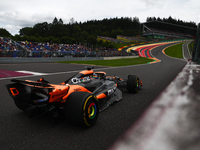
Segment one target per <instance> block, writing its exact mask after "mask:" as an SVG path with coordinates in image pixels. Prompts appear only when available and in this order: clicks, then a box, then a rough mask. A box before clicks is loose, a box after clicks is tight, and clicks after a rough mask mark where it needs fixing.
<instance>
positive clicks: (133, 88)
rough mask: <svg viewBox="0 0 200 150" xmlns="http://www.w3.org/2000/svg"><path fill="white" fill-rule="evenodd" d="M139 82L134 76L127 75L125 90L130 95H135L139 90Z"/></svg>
mask: <svg viewBox="0 0 200 150" xmlns="http://www.w3.org/2000/svg"><path fill="white" fill-rule="evenodd" d="M139 84H140V80H139V78H138V77H137V76H135V75H129V76H128V80H127V89H128V91H129V92H130V93H137V92H138V90H139Z"/></svg>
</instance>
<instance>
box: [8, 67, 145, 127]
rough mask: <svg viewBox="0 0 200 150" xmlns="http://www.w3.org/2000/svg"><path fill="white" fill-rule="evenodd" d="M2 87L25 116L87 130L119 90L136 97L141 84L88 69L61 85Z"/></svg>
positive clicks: (130, 77) (43, 82)
mask: <svg viewBox="0 0 200 150" xmlns="http://www.w3.org/2000/svg"><path fill="white" fill-rule="evenodd" d="M11 81H12V82H14V83H12V84H8V85H6V87H7V89H8V92H9V94H10V95H11V97H12V98H13V99H14V103H15V105H16V106H17V107H18V108H19V109H21V110H23V111H25V112H27V114H28V116H29V117H30V118H31V117H35V116H37V115H39V114H42V113H46V112H50V113H52V114H53V116H54V117H57V116H59V115H62V116H64V117H65V118H66V119H67V120H69V121H70V122H72V123H75V124H77V125H81V126H86V127H91V126H93V125H94V124H95V123H96V121H97V119H98V116H99V112H101V111H103V110H105V109H106V108H108V107H109V106H110V105H112V104H113V103H115V102H118V101H120V100H121V99H122V91H121V90H120V87H124V88H126V89H127V90H128V91H129V92H132V93H137V92H138V90H139V88H140V87H141V86H142V81H141V80H139V78H138V77H137V76H136V75H128V78H127V79H121V78H119V77H117V76H107V75H106V73H105V72H94V71H93V70H92V68H91V67H87V69H86V70H84V71H81V72H79V73H78V74H76V75H74V76H73V77H71V78H69V79H68V80H67V81H65V82H63V83H61V84H50V83H49V82H48V81H46V80H44V78H41V79H40V80H38V81H31V80H24V81H22V80H15V79H13V80H11Z"/></svg>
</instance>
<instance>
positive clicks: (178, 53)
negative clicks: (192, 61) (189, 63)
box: [165, 43, 183, 58]
mask: <svg viewBox="0 0 200 150" xmlns="http://www.w3.org/2000/svg"><path fill="white" fill-rule="evenodd" d="M182 45H183V43H179V44H176V45H173V46H170V47H168V48H167V49H165V54H166V55H168V56H171V57H175V58H183V52H182Z"/></svg>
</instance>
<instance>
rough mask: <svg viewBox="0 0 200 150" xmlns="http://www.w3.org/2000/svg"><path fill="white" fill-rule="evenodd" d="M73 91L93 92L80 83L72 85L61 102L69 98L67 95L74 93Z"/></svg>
mask: <svg viewBox="0 0 200 150" xmlns="http://www.w3.org/2000/svg"><path fill="white" fill-rule="evenodd" d="M73 92H88V93H92V92H90V91H89V90H88V89H86V88H84V87H83V86H80V85H70V88H69V91H68V93H67V94H66V95H65V96H64V97H63V98H62V100H63V101H61V103H64V102H65V100H66V99H67V97H68V96H69V95H70V94H71V93H73Z"/></svg>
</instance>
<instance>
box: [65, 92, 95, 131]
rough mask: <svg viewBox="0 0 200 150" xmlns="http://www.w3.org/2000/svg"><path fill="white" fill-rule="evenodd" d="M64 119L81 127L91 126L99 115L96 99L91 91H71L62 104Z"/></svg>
mask: <svg viewBox="0 0 200 150" xmlns="http://www.w3.org/2000/svg"><path fill="white" fill-rule="evenodd" d="M64 112H65V116H66V119H67V120H69V121H70V122H71V123H74V124H76V125H79V126H83V127H92V126H93V125H94V124H95V123H96V121H97V119H98V116H99V104H98V99H97V98H96V96H94V95H93V94H91V93H87V92H73V93H72V94H70V95H69V97H68V98H67V100H66V103H65V106H64Z"/></svg>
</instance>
